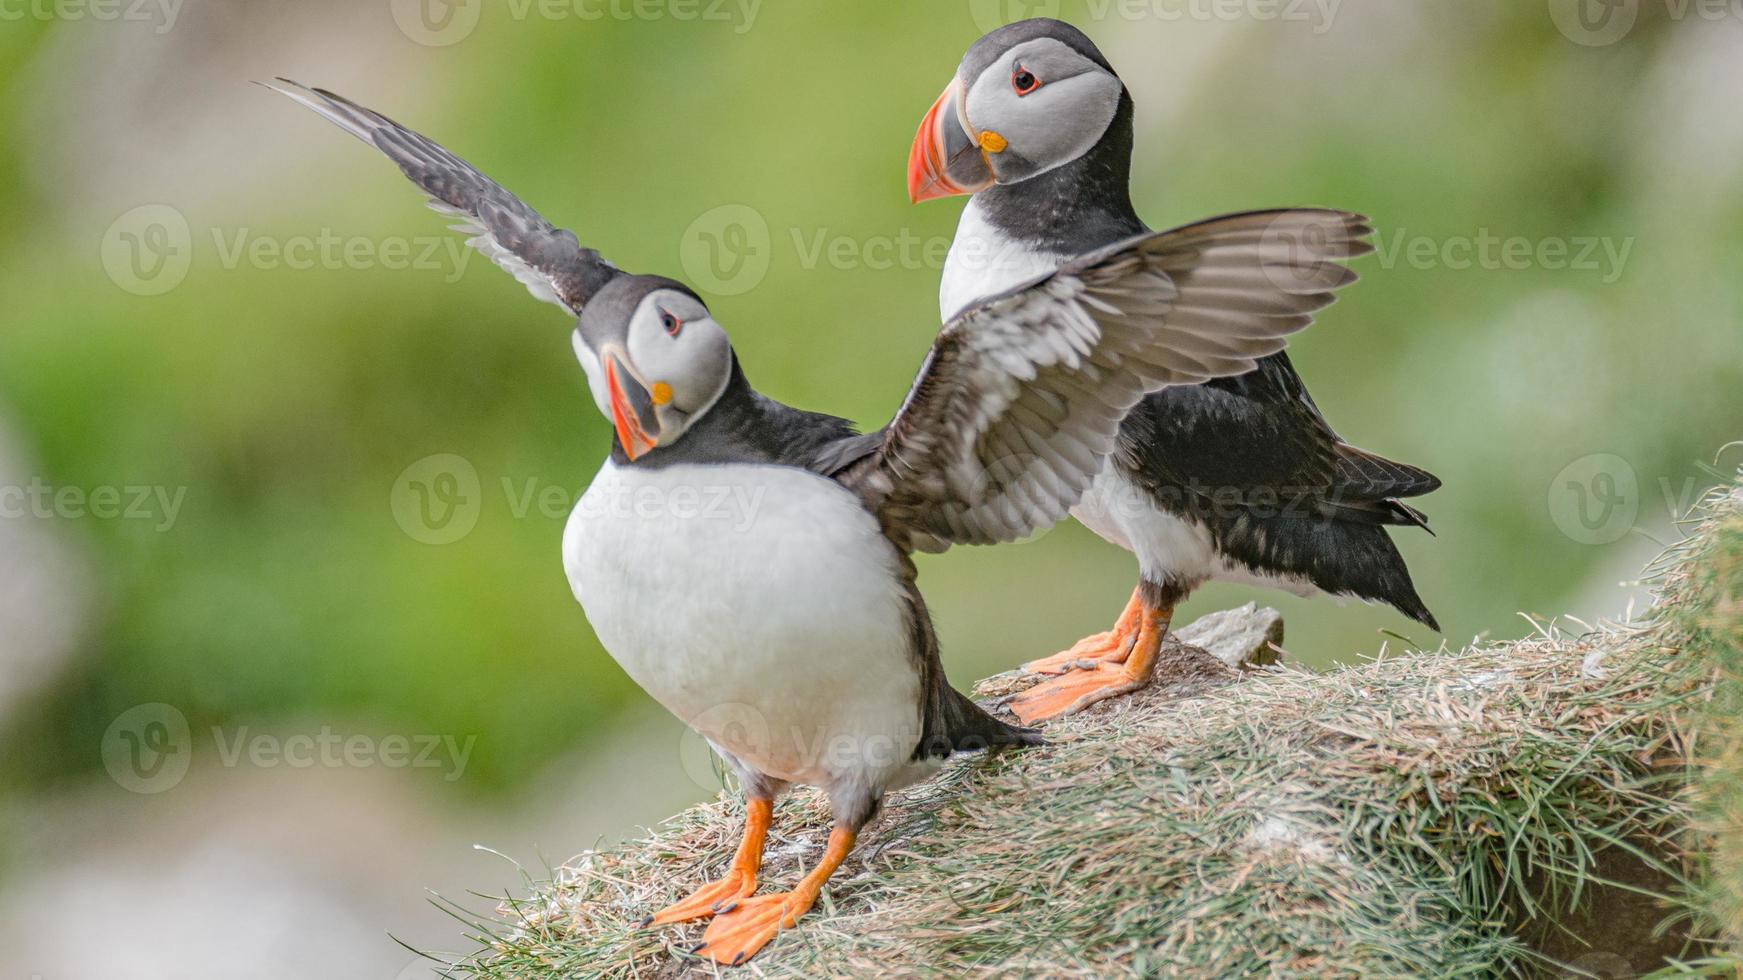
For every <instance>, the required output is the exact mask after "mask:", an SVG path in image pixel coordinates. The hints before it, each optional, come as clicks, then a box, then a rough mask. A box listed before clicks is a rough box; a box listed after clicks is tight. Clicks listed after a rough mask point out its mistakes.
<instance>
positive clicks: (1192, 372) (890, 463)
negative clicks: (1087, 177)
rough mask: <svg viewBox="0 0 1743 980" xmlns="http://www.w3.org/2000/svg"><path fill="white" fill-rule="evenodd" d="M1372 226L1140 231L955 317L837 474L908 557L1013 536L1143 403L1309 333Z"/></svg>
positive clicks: (1256, 220)
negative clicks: (895, 403) (897, 402)
mask: <svg viewBox="0 0 1743 980" xmlns="http://www.w3.org/2000/svg"><path fill="white" fill-rule="evenodd" d="M1371 232H1372V229H1371V228H1369V227H1368V225H1367V222H1366V219H1364V218H1362V217H1361V216H1359V215H1355V214H1349V213H1346V212H1341V211H1323V210H1305V209H1293V210H1282V211H1262V212H1252V213H1247V214H1238V215H1230V216H1227V217H1223V218H1213V219H1211V220H1209V221H1204V222H1200V223H1198V224H1193V225H1187V226H1185V227H1182V228H1176V229H1174V230H1172V231H1164V232H1159V233H1154V234H1147V235H1144V236H1141V237H1138V238H1134V239H1130V240H1128V241H1125V242H1121V243H1119V244H1117V245H1114V246H1111V247H1109V248H1106V249H1102V250H1100V251H1097V252H1094V253H1091V254H1089V255H1085V256H1083V257H1081V258H1078V259H1075V260H1073V261H1071V262H1069V263H1067V264H1066V265H1065V266H1063V267H1062V268H1060V269H1059V270H1058V271H1057V272H1055V273H1053V274H1051V275H1048V276H1045V277H1043V278H1041V279H1038V280H1036V281H1034V282H1031V283H1029V284H1028V285H1025V286H1022V287H1019V288H1017V289H1014V290H1012V291H1010V292H1007V293H1004V294H1002V295H999V296H996V297H993V298H991V299H988V300H986V301H984V302H982V303H980V304H979V305H977V306H974V307H971V308H970V309H967V310H965V311H963V312H962V313H960V314H958V315H957V316H956V317H954V318H953V319H952V320H951V321H950V322H949V323H948V324H946V325H945V327H944V330H943V332H942V333H940V334H939V336H938V340H937V342H936V343H935V344H934V345H933V348H932V352H931V354H930V355H929V356H928V357H927V360H926V363H925V365H924V366H923V367H922V368H921V370H920V376H919V378H918V379H917V380H916V381H915V383H914V387H913V389H912V390H911V391H910V392H909V394H908V398H907V400H906V401H905V402H904V403H903V404H902V407H901V409H900V411H899V412H898V413H897V415H896V417H895V419H894V421H892V422H891V423H890V425H889V427H888V428H887V429H886V430H885V431H884V439H883V442H882V444H881V446H880V447H879V448H878V450H877V451H876V452H874V453H871V454H869V455H867V456H866V457H864V458H863V459H861V460H859V461H858V462H857V463H856V464H855V465H854V466H852V467H851V468H850V469H849V470H848V471H846V472H844V473H842V474H841V475H840V479H841V480H842V481H843V482H844V483H846V484H847V485H849V486H852V487H854V488H856V489H858V490H859V491H860V492H861V493H862V494H863V495H864V496H865V497H866V498H867V500H868V501H869V502H870V503H871V505H872V506H873V507H874V508H875V509H876V510H877V512H878V513H879V515H880V517H881V518H882V519H883V521H884V525H885V527H886V528H887V529H889V530H890V532H891V534H892V536H893V537H896V538H897V540H898V541H899V542H900V543H903V544H904V545H906V546H908V547H913V548H920V549H928V550H930V549H935V548H939V547H941V546H947V545H949V544H992V543H996V542H1001V541H1011V540H1015V539H1017V538H1021V537H1025V536H1027V535H1029V534H1033V533H1034V532H1036V531H1038V530H1041V529H1043V528H1046V527H1047V526H1049V525H1051V524H1053V523H1054V522H1056V521H1058V520H1059V519H1060V518H1062V517H1064V516H1065V514H1066V512H1067V511H1068V510H1069V509H1070V508H1071V507H1072V506H1073V505H1074V504H1076V503H1077V501H1078V498H1080V497H1081V496H1082V495H1083V492H1084V491H1085V490H1086V489H1087V488H1088V487H1089V484H1090V482H1091V481H1092V480H1094V478H1095V475H1096V473H1097V472H1098V471H1099V470H1100V468H1101V466H1102V462H1103V460H1104V458H1105V457H1106V456H1107V455H1108V454H1110V453H1112V452H1114V451H1115V446H1116V435H1117V433H1118V431H1119V427H1120V423H1121V421H1122V420H1123V419H1124V418H1125V416H1126V413H1127V412H1129V411H1130V410H1131V409H1132V407H1133V406H1134V405H1136V404H1137V403H1138V401H1139V399H1141V398H1143V397H1144V396H1145V395H1146V394H1149V393H1151V392H1154V391H1157V390H1159V389H1161V388H1164V387H1166V386H1169V385H1184V384H1197V383H1199V382H1203V381H1206V380H1209V379H1211V378H1218V377H1227V376H1232V375H1239V374H1243V373H1245V372H1247V371H1251V370H1252V369H1253V367H1254V365H1255V364H1256V363H1257V362H1258V360H1259V359H1260V358H1263V357H1265V356H1267V355H1269V354H1272V353H1275V352H1277V351H1279V350H1281V349H1283V347H1284V343H1285V338H1286V337H1287V336H1288V335H1289V334H1292V333H1294V332H1296V331H1297V330H1300V329H1302V328H1303V327H1306V326H1307V325H1308V323H1310V322H1311V321H1312V318H1313V317H1312V314H1313V313H1314V311H1316V310H1319V309H1321V308H1322V307H1324V306H1326V305H1328V304H1329V303H1331V301H1332V291H1333V290H1335V289H1337V288H1339V287H1341V286H1344V285H1347V284H1349V283H1350V282H1352V281H1354V280H1355V278H1356V275H1355V273H1354V272H1353V271H1351V270H1350V269H1349V268H1348V267H1347V266H1345V265H1344V264H1343V262H1344V261H1345V260H1347V259H1350V258H1353V257H1355V256H1359V255H1364V254H1366V253H1367V252H1369V251H1371V250H1372V246H1370V245H1369V244H1368V243H1367V241H1366V240H1365V239H1366V236H1368V235H1369V234H1370V233H1371Z"/></svg>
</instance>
